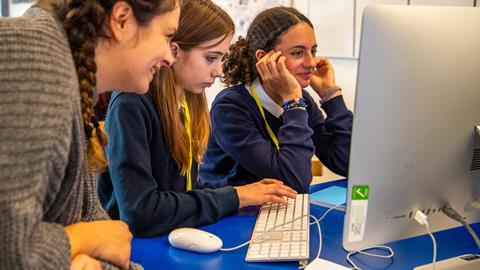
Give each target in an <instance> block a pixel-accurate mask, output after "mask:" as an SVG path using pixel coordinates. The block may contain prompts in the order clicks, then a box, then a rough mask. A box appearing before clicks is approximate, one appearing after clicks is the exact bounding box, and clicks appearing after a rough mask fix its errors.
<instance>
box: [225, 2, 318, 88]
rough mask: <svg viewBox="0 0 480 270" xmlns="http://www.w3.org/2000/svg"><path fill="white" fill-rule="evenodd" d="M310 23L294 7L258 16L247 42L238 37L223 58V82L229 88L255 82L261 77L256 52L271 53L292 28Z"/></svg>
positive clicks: (249, 30)
mask: <svg viewBox="0 0 480 270" xmlns="http://www.w3.org/2000/svg"><path fill="white" fill-rule="evenodd" d="M299 22H305V23H307V24H308V25H310V26H311V27H312V28H313V25H312V23H311V22H310V20H309V19H308V18H307V17H305V15H303V14H302V13H300V12H299V11H298V10H296V9H294V8H291V7H274V8H270V9H267V10H264V11H262V12H261V13H259V14H258V15H257V16H256V17H255V19H254V20H253V22H252V24H251V25H250V27H249V28H248V32H247V37H246V39H245V38H243V37H239V38H238V40H237V41H236V42H235V43H234V44H232V46H230V48H229V50H228V52H227V53H226V54H225V56H224V63H223V73H224V74H225V76H224V77H223V78H222V82H223V83H225V84H226V85H227V86H231V85H237V84H239V83H242V84H248V83H251V82H253V81H254V80H255V79H256V78H257V77H258V76H259V75H258V72H257V69H256V67H255V64H256V62H257V59H256V57H255V53H256V51H257V50H264V51H266V52H269V51H271V50H272V49H273V48H274V47H275V46H276V45H277V44H278V43H279V42H280V37H281V36H282V34H283V33H285V32H286V31H287V30H288V29H289V28H290V27H292V26H294V25H296V24H298V23H299Z"/></svg>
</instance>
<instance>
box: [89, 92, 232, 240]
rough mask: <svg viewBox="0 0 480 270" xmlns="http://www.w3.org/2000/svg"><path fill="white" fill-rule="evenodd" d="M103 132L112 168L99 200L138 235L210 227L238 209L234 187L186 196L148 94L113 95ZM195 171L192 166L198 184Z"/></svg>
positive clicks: (100, 183) (101, 186) (100, 180)
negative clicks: (205, 225)
mask: <svg viewBox="0 0 480 270" xmlns="http://www.w3.org/2000/svg"><path fill="white" fill-rule="evenodd" d="M105 128H106V131H107V133H108V135H109V141H108V145H107V147H106V155H107V159H108V162H109V169H108V172H105V173H102V174H99V175H98V177H97V183H98V190H99V197H100V201H101V203H102V205H103V207H104V208H105V209H106V210H107V211H108V213H109V215H110V216H111V217H112V218H113V219H121V220H123V221H125V222H126V223H127V224H128V225H129V226H130V229H131V230H132V232H133V234H134V235H135V236H137V237H150V236H156V235H160V234H164V233H167V232H169V231H171V230H172V229H174V228H178V227H196V226H200V225H203V224H207V223H212V222H215V221H217V220H218V219H220V218H221V217H223V216H225V215H227V214H230V213H233V212H235V211H236V210H237V209H238V206H239V201H238V196H237V193H236V190H235V189H234V188H233V187H231V186H227V187H223V188H219V189H193V190H191V191H188V192H185V190H186V180H185V177H184V176H181V175H180V170H179V168H178V166H177V164H176V163H175V161H174V160H173V159H172V157H171V155H170V153H169V149H168V145H167V144H166V142H165V139H164V137H163V132H162V125H161V122H160V119H159V116H158V113H157V110H156V109H155V106H154V104H153V100H152V97H151V95H150V94H146V95H138V94H132V93H114V94H113V95H112V97H111V100H110V104H109V108H108V112H107V117H106V120H105ZM197 168H198V167H197V165H196V164H194V165H193V167H192V179H194V180H195V179H196V176H197V171H198V169H197ZM192 184H193V186H194V187H196V181H194V182H193V183H192Z"/></svg>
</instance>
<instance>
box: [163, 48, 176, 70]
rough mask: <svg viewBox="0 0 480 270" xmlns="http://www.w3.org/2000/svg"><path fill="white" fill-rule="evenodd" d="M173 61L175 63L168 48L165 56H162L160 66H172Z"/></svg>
mask: <svg viewBox="0 0 480 270" xmlns="http://www.w3.org/2000/svg"><path fill="white" fill-rule="evenodd" d="M174 63H175V57H174V56H173V54H172V51H171V50H168V51H167V54H166V55H165V57H164V58H163V61H162V66H164V67H170V66H172V65H173V64H174Z"/></svg>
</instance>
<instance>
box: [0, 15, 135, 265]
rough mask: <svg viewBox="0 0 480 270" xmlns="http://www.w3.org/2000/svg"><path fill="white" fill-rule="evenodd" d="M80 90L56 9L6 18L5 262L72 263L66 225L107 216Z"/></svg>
mask: <svg viewBox="0 0 480 270" xmlns="http://www.w3.org/2000/svg"><path fill="white" fill-rule="evenodd" d="M78 89H79V87H78V82H77V75H76V71H75V66H74V63H73V59H72V55H71V52H70V48H69V46H68V41H67V38H66V35H65V32H64V30H63V28H62V27H61V26H60V25H59V24H58V23H57V21H56V20H55V19H54V17H53V16H52V15H51V14H50V13H48V12H46V11H44V10H42V9H40V8H35V7H34V8H31V9H30V10H28V11H27V13H26V14H25V15H24V16H23V17H21V18H15V19H12V18H9V19H0V269H9V270H11V269H69V267H70V244H69V239H68V236H67V234H66V233H65V231H64V229H63V227H64V226H65V225H69V224H72V223H76V222H79V221H93V220H99V219H108V216H107V215H106V213H105V211H104V210H103V209H102V208H101V207H100V204H99V201H98V197H97V196H98V195H97V190H96V183H95V178H94V176H93V175H91V174H89V173H86V171H85V168H84V160H85V135H84V132H83V124H82V118H81V109H80V95H79V90H78ZM102 266H103V268H104V269H117V268H116V267H114V266H112V265H110V264H108V263H105V262H102ZM137 267H138V266H133V268H137Z"/></svg>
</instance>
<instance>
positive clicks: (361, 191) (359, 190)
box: [352, 186, 370, 200]
mask: <svg viewBox="0 0 480 270" xmlns="http://www.w3.org/2000/svg"><path fill="white" fill-rule="evenodd" d="M369 191H370V188H369V187H368V186H353V190H352V200H368V193H369Z"/></svg>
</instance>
